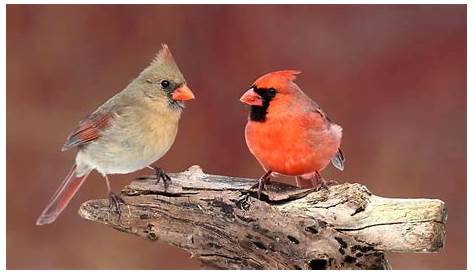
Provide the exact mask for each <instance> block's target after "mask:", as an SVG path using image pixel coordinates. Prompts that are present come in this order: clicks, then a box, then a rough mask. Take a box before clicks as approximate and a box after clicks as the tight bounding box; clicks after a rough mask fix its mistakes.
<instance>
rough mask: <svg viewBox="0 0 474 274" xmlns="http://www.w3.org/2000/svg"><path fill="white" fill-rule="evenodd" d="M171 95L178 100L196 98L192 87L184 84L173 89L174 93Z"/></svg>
mask: <svg viewBox="0 0 474 274" xmlns="http://www.w3.org/2000/svg"><path fill="white" fill-rule="evenodd" d="M171 97H172V98H173V100H176V101H186V100H191V99H194V94H193V92H192V91H191V89H190V88H188V86H186V85H182V86H180V87H179V88H177V89H176V90H175V91H173V95H172V96H171Z"/></svg>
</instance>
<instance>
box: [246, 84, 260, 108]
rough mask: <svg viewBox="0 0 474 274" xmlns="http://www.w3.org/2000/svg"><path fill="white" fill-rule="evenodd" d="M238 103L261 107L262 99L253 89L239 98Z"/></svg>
mask: <svg viewBox="0 0 474 274" xmlns="http://www.w3.org/2000/svg"><path fill="white" fill-rule="evenodd" d="M240 102H242V103H245V104H247V105H250V106H263V101H262V97H260V95H258V94H257V93H256V92H255V91H254V90H253V88H251V89H249V90H247V91H246V92H245V93H244V95H242V97H240Z"/></svg>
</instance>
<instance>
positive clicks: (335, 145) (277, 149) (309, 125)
mask: <svg viewBox="0 0 474 274" xmlns="http://www.w3.org/2000/svg"><path fill="white" fill-rule="evenodd" d="M299 73H300V72H299V71H295V70H283V71H275V72H271V73H268V74H265V75H263V76H262V77H260V78H259V79H257V80H256V81H255V83H254V84H253V85H252V87H251V88H250V89H249V90H248V91H247V92H245V93H244V95H243V96H242V97H241V98H240V101H241V102H243V103H246V104H248V105H250V115H249V119H248V122H247V125H246V127H245V140H246V142H247V146H248V147H249V149H250V152H251V153H252V154H253V155H254V156H255V158H257V160H258V161H259V162H260V164H261V165H262V167H263V168H264V169H265V171H266V173H265V175H263V176H262V177H261V178H260V179H259V183H258V190H259V191H258V194H259V196H260V192H261V190H262V189H263V187H264V184H265V183H267V182H268V181H269V178H270V175H272V174H273V173H276V174H283V175H288V176H296V185H297V186H298V187H302V186H303V184H304V182H308V181H310V182H311V184H312V186H313V187H314V188H316V189H319V188H320V187H321V186H323V185H324V183H325V181H324V179H323V178H322V177H321V174H320V172H321V170H323V169H324V168H326V166H327V165H328V164H329V162H332V164H333V165H334V166H335V167H336V168H338V169H339V170H343V169H344V155H343V153H342V150H341V149H340V145H341V138H342V128H341V127H340V126H338V125H336V124H334V123H332V122H331V120H329V118H328V117H327V115H326V114H325V113H324V112H323V111H322V109H321V108H320V107H319V105H318V104H317V103H316V102H314V101H313V100H311V99H310V98H309V97H308V96H306V94H305V93H304V92H303V91H302V90H301V89H300V88H299V87H298V86H297V85H296V84H295V83H294V82H293V81H294V80H295V79H296V75H297V74H299Z"/></svg>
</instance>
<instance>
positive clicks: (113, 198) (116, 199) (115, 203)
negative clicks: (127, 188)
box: [104, 175, 125, 219]
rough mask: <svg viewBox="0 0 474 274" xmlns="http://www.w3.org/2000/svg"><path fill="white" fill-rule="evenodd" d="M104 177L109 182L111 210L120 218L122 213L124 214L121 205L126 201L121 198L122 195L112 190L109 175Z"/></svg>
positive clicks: (108, 191)
mask: <svg viewBox="0 0 474 274" xmlns="http://www.w3.org/2000/svg"><path fill="white" fill-rule="evenodd" d="M104 177H105V183H106V184H107V193H108V196H109V208H110V211H111V212H113V213H115V214H117V215H118V217H119V219H120V215H121V214H122V210H121V208H120V205H121V204H125V201H124V200H123V199H122V198H120V196H118V195H117V194H115V193H114V192H112V188H111V187H110V181H109V177H107V175H104Z"/></svg>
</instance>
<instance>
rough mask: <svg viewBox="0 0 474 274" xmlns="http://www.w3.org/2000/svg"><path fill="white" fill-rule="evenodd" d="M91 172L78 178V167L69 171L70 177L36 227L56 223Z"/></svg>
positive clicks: (55, 195) (57, 191)
mask: <svg viewBox="0 0 474 274" xmlns="http://www.w3.org/2000/svg"><path fill="white" fill-rule="evenodd" d="M89 173H90V171H88V172H87V173H86V174H84V175H82V176H81V177H76V165H74V166H73V167H72V169H71V171H69V173H68V175H67V176H66V178H65V179H64V181H63V182H62V184H61V186H60V187H59V188H58V190H56V193H54V195H53V197H52V198H51V200H50V201H49V203H48V205H47V206H46V208H45V209H44V210H43V212H42V213H41V215H40V216H39V217H38V220H37V221H36V225H44V224H49V223H52V222H54V221H55V220H56V219H57V218H58V216H59V214H61V212H62V211H63V210H64V209H65V208H66V206H67V205H68V204H69V201H71V199H72V197H74V194H76V192H77V191H78V190H79V188H80V187H81V185H82V183H83V182H84V180H85V179H86V178H87V175H89Z"/></svg>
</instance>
